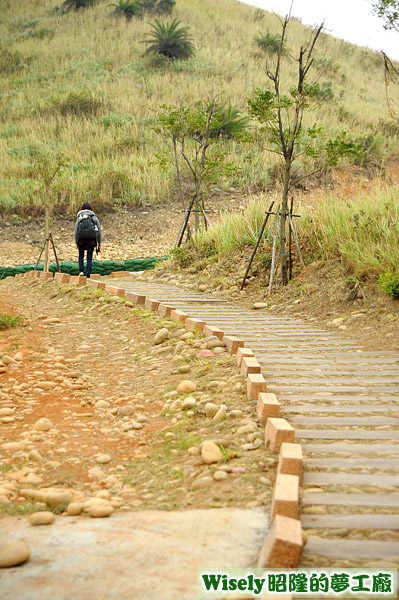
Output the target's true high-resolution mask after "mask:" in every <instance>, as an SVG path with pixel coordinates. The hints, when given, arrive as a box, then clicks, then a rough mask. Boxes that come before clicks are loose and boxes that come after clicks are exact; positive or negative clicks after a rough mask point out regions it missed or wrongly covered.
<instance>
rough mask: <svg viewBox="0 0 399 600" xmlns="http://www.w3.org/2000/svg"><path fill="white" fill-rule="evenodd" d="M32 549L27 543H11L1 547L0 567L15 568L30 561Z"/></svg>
mask: <svg viewBox="0 0 399 600" xmlns="http://www.w3.org/2000/svg"><path fill="white" fill-rule="evenodd" d="M29 557H30V548H29V546H28V544H26V543H25V542H11V543H10V544H4V545H1V546H0V567H3V568H4V567H15V566H16V565H20V564H22V563H24V562H26V561H27V560H28V558H29Z"/></svg>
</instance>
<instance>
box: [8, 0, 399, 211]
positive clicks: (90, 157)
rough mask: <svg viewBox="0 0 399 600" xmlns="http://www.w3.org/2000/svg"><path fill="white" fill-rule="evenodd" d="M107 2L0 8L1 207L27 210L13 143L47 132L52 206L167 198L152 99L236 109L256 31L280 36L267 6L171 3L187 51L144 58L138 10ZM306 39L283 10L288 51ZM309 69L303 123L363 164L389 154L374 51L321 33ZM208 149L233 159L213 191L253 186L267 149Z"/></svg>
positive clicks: (48, 1)
mask: <svg viewBox="0 0 399 600" xmlns="http://www.w3.org/2000/svg"><path fill="white" fill-rule="evenodd" d="M3 4H4V3H3ZM107 4H108V3H107V2H106V1H105V0H102V1H100V2H98V3H96V4H95V6H94V7H93V8H90V9H88V10H81V11H76V12H75V11H71V12H68V14H64V15H62V14H60V13H59V12H58V13H57V12H56V11H55V10H54V9H55V7H56V6H59V5H60V0H36V1H35V2H26V1H24V0H14V1H13V2H6V3H5V4H4V6H3V7H2V19H1V22H0V82H1V90H2V93H1V95H0V113H1V114H2V118H1V120H0V213H4V214H7V213H8V212H13V211H14V212H15V211H17V212H19V213H22V212H30V213H31V214H34V215H37V214H38V213H39V212H40V206H41V204H42V197H41V190H40V183H39V182H38V180H37V179H36V178H34V177H32V176H31V175H30V174H29V173H27V172H26V171H24V170H23V169H22V168H21V160H20V158H19V157H18V155H17V154H18V152H17V154H16V153H15V150H16V149H17V151H18V148H20V147H22V146H24V145H25V144H27V143H28V142H35V141H41V142H42V141H53V140H58V141H59V143H60V144H61V146H62V147H63V148H64V149H65V150H66V152H67V154H68V155H69V157H70V163H69V166H68V167H66V168H63V169H62V171H61V173H60V175H59V176H57V177H56V179H55V181H54V183H53V186H52V197H53V198H54V199H55V202H56V205H57V206H56V211H57V212H68V211H75V210H76V208H77V206H78V205H79V204H81V202H82V200H83V199H88V200H90V199H95V203H96V209H97V210H100V209H102V208H112V207H113V206H123V205H126V206H133V205H139V206H140V205H146V204H150V203H153V202H159V201H162V202H167V201H168V200H169V199H170V198H171V197H172V195H173V194H174V193H175V191H174V190H175V177H174V170H173V168H172V167H166V169H164V168H163V167H162V165H163V164H164V162H163V159H164V157H165V153H167V152H168V151H169V144H168V142H167V141H166V140H164V139H162V138H161V137H160V136H159V135H158V134H157V133H155V131H154V130H153V129H152V124H153V121H154V116H155V114H156V112H157V110H159V107H160V105H161V104H164V103H165V104H179V102H180V100H181V99H182V100H183V101H184V102H185V103H187V104H189V105H193V104H194V103H195V102H196V101H197V100H199V99H201V98H202V99H203V98H209V96H218V97H219V98H222V99H224V100H226V101H227V102H229V103H231V105H232V107H234V108H237V109H239V110H241V111H244V112H245V111H246V99H247V98H248V97H249V96H250V95H251V94H252V92H253V90H254V88H255V87H257V86H263V85H267V78H266V75H265V73H264V66H265V65H264V62H265V59H264V53H263V52H262V51H260V50H259V48H258V47H257V44H256V38H257V37H258V36H259V31H260V30H261V31H263V32H264V31H267V32H268V33H269V34H270V35H271V36H275V35H279V34H280V33H281V31H280V24H279V21H278V19H277V18H276V17H275V16H274V15H272V14H271V13H268V12H266V11H259V10H257V9H255V8H254V7H251V6H248V5H245V4H244V3H239V2H235V1H234V0H218V2H214V1H213V0H186V1H185V2H178V3H177V5H176V7H175V8H174V10H173V13H172V15H171V18H176V19H178V20H179V21H181V23H182V25H183V26H186V25H187V26H189V27H190V33H191V34H192V35H193V38H194V39H193V41H194V45H195V47H196V48H197V53H196V55H195V57H193V58H189V59H187V60H184V61H177V62H173V61H168V60H166V61H159V60H158V61H155V62H154V61H151V60H148V59H147V58H145V57H143V52H144V49H145V47H144V44H142V40H143V39H145V37H146V35H147V34H148V32H149V30H150V28H149V22H148V19H147V17H146V18H143V19H142V20H139V19H132V20H131V21H127V20H126V19H115V18H113V17H111V16H110V9H109V7H107ZM169 20H170V19H169ZM308 38H309V28H308V27H305V26H303V25H302V24H301V23H300V22H299V21H298V20H293V21H292V22H291V23H290V26H289V32H288V39H287V49H288V50H289V52H290V53H297V51H298V48H299V46H300V45H301V44H303V43H306V41H307V40H308ZM287 54H288V53H287ZM315 65H316V66H315V70H316V72H317V71H319V72H320V89H321V90H322V91H323V94H321V95H320V97H318V99H317V101H316V102H315V104H314V105H313V106H312V110H311V112H310V113H309V114H308V117H307V121H308V122H309V123H313V122H318V123H320V124H321V125H323V126H325V128H326V130H327V131H328V132H329V133H331V134H335V133H338V132H340V131H344V130H345V131H348V132H349V133H350V135H351V136H353V137H354V138H359V139H360V140H362V144H361V145H362V148H363V149H364V152H365V155H363V154H364V153H363V154H362V156H361V157H359V160H361V161H362V162H364V161H365V160H366V162H367V160H371V161H373V162H377V163H378V162H380V161H381V156H384V155H393V154H394V155H397V147H398V143H397V142H398V136H399V127H398V125H397V122H394V121H392V119H391V118H390V117H389V115H388V112H387V108H386V99H385V85H384V68H383V61H382V58H381V56H380V54H379V53H377V52H373V51H370V50H367V49H364V48H359V47H356V46H354V45H352V44H350V43H347V42H344V41H342V40H336V39H334V38H333V37H331V36H329V35H327V34H322V35H321V37H320V40H319V42H318V46H317V48H316V55H315ZM295 74H296V65H295V64H294V63H292V64H291V63H290V61H289V59H288V57H287V56H286V57H284V58H283V80H284V82H286V86H287V88H289V87H290V86H291V85H292V83H293V81H294V78H295ZM326 90H327V91H328V94H327V95H326V93H325V92H326ZM390 94H391V100H392V105H395V103H397V100H398V99H399V92H398V88H395V87H394V86H391V90H390ZM221 146H222V149H223V150H224V151H225V152H226V153H227V159H228V160H229V161H232V162H233V163H234V164H235V165H236V166H237V167H238V171H237V172H235V173H233V174H231V175H229V176H226V177H225V178H224V179H223V180H222V182H221V183H220V187H221V189H222V190H224V191H228V190H230V188H231V187H232V186H234V188H236V189H240V190H243V191H244V192H248V191H249V190H252V189H254V188H255V187H256V188H257V189H259V188H260V189H264V186H265V185H266V184H268V182H270V179H271V176H272V173H273V165H274V164H275V158H274V157H273V155H271V154H270V153H268V152H267V151H266V150H265V148H264V144H263V142H261V140H260V139H255V140H254V141H253V142H252V143H244V144H238V143H236V142H233V141H229V140H224V141H222V142H221ZM377 147H378V148H377ZM369 150H370V153H369ZM185 175H186V173H184V172H183V177H185Z"/></svg>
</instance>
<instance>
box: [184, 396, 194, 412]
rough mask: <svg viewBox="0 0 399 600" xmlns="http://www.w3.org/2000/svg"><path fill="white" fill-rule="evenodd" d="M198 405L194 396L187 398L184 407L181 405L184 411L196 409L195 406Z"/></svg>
mask: <svg viewBox="0 0 399 600" xmlns="http://www.w3.org/2000/svg"><path fill="white" fill-rule="evenodd" d="M196 404H197V401H196V399H195V398H193V397H192V396H189V397H188V398H186V399H185V400H183V402H182V405H181V409H182V410H188V409H190V408H194V406H195V405H196Z"/></svg>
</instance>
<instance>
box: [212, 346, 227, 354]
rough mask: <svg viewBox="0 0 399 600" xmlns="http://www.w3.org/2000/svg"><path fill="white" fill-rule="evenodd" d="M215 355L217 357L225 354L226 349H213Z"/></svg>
mask: <svg viewBox="0 0 399 600" xmlns="http://www.w3.org/2000/svg"><path fill="white" fill-rule="evenodd" d="M213 353H214V354H216V355H219V354H224V353H225V349H224V348H219V347H218V348H214V349H213Z"/></svg>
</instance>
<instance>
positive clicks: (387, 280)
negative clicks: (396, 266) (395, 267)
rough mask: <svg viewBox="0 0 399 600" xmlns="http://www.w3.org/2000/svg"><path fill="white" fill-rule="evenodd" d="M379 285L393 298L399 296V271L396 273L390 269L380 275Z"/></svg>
mask: <svg viewBox="0 0 399 600" xmlns="http://www.w3.org/2000/svg"><path fill="white" fill-rule="evenodd" d="M378 285H379V286H380V288H381V289H382V290H383V291H384V292H385V293H386V294H388V296H391V298H399V271H398V272H397V273H395V274H394V273H392V272H391V271H388V272H387V273H384V274H383V275H380V277H379V279H378Z"/></svg>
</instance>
